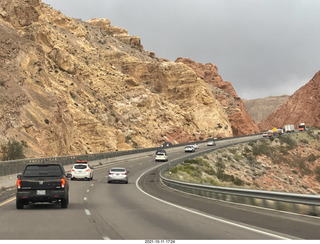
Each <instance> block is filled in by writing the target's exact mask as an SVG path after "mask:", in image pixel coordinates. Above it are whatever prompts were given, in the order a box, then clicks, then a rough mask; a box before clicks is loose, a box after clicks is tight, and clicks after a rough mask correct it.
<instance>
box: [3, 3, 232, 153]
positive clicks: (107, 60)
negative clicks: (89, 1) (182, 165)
mask: <svg viewBox="0 0 320 244" xmlns="http://www.w3.org/2000/svg"><path fill="white" fill-rule="evenodd" d="M0 9H2V11H1V12H0V32H1V33H5V34H4V35H0V101H1V104H0V112H1V116H0V122H1V123H0V143H6V142H7V141H8V140H10V139H16V140H24V141H26V142H27V143H28V145H29V147H30V148H29V149H28V152H27V156H28V157H40V156H58V155H72V154H86V153H98V152H105V151H115V150H127V149H132V148H137V147H153V146H159V145H161V144H162V143H163V142H164V141H168V140H169V141H171V142H172V143H180V142H187V141H194V140H204V139H206V138H208V137H227V136H232V135H233V132H232V126H233V125H232V124H231V123H230V118H229V115H228V112H227V111H226V109H225V108H224V107H223V106H221V102H219V101H218V100H217V99H216V98H215V96H214V95H213V93H212V91H211V89H210V88H209V87H208V84H207V83H206V82H205V81H204V80H203V79H201V78H200V77H199V76H198V75H197V73H196V72H195V71H194V70H193V69H191V68H190V67H188V66H187V65H185V64H183V63H178V62H167V61H165V60H162V59H159V58H157V57H156V56H155V54H154V53H153V52H148V51H145V50H143V48H142V45H141V43H140V39H139V38H138V37H130V36H129V35H128V34H127V32H126V31H125V30H124V29H121V28H117V27H112V26H111V25H110V22H109V21H108V20H94V21H89V22H83V21H80V20H77V19H72V18H68V17H66V16H64V15H63V14H61V13H60V12H59V11H56V10H54V9H52V8H51V7H49V6H47V5H46V4H43V3H41V2H40V1H38V0H32V1H31V0H10V1H6V0H4V1H1V2H0Z"/></svg>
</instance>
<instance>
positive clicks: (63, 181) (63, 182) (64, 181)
mask: <svg viewBox="0 0 320 244" xmlns="http://www.w3.org/2000/svg"><path fill="white" fill-rule="evenodd" d="M65 185H66V179H65V178H61V187H62V188H64V187H65Z"/></svg>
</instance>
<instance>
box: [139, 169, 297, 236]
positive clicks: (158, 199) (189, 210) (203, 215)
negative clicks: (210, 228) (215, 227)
mask: <svg viewBox="0 0 320 244" xmlns="http://www.w3.org/2000/svg"><path fill="white" fill-rule="evenodd" d="M158 167H160V166H156V167H153V168H151V169H149V170H147V171H145V172H143V173H142V174H141V175H140V176H139V178H138V179H137V180H136V187H137V188H138V189H139V190H140V191H141V192H142V193H144V194H145V195H147V196H149V197H151V198H153V199H155V200H157V201H160V202H162V203H165V204H168V205H170V206H173V207H176V208H179V209H182V210H185V211H187V212H190V213H193V214H197V215H200V216H202V217H206V218H209V219H212V220H216V221H219V222H222V223H225V224H229V225H233V226H236V227H239V228H242V229H246V230H249V231H253V232H257V233H260V234H263V235H267V236H271V237H274V238H277V239H281V240H291V239H289V238H286V237H283V236H279V235H276V234H272V233H268V232H265V231H262V230H258V229H254V228H251V227H248V226H244V225H240V224H237V223H233V222H230V221H227V220H223V219H219V218H217V217H213V216H210V215H206V214H204V213H201V212H198V211H194V210H191V209H188V208H185V207H182V206H180V205H177V204H174V203H170V202H167V201H165V200H162V199H160V198H157V197H155V196H152V195H150V194H149V193H147V192H145V191H144V190H142V189H141V188H140V186H139V184H138V182H139V180H140V179H141V177H142V176H143V175H145V174H146V173H147V172H149V171H151V170H153V169H155V168H158Z"/></svg>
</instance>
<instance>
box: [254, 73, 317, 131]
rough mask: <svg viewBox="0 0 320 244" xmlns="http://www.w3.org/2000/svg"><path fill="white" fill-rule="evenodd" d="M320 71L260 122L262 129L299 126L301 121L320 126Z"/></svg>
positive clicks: (308, 124) (308, 125)
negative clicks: (289, 125) (287, 125)
mask: <svg viewBox="0 0 320 244" xmlns="http://www.w3.org/2000/svg"><path fill="white" fill-rule="evenodd" d="M319 104H320V71H318V72H317V73H316V74H315V75H314V77H313V78H312V79H311V80H310V81H309V82H308V83H307V84H306V85H304V86H303V87H301V88H300V89H299V90H297V91H296V92H295V93H294V94H293V95H292V96H290V97H289V98H288V100H287V101H286V103H284V104H283V105H281V106H280V107H279V108H278V109H277V110H276V111H275V112H274V113H272V114H271V115H269V116H268V117H267V118H265V119H264V120H263V121H261V123H260V124H259V127H260V128H261V129H262V130H268V129H270V128H271V129H272V128H274V127H277V128H279V127H284V125H286V124H294V125H295V127H296V128H297V127H298V126H299V124H300V123H305V124H306V125H307V127H310V126H317V127H319V126H320V107H319Z"/></svg>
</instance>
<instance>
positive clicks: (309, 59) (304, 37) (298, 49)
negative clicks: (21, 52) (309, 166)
mask: <svg viewBox="0 0 320 244" xmlns="http://www.w3.org/2000/svg"><path fill="white" fill-rule="evenodd" d="M43 2H45V3H48V4H50V5H51V6H52V7H53V8H55V9H57V10H60V11H61V12H62V13H64V14H66V15H67V16H70V17H74V18H81V19H82V20H88V19H91V18H96V17H97V18H107V19H109V20H111V24H112V25H115V26H119V27H123V28H125V29H126V30H128V32H129V34H130V35H137V36H139V37H140V38H141V41H142V44H143V46H144V49H145V50H148V51H154V52H155V53H156V54H157V56H158V57H162V58H167V59H169V60H171V61H174V60H175V59H176V58H177V57H185V58H191V59H193V60H194V61H196V62H200V63H214V64H216V65H217V67H218V69H219V74H220V75H221V76H222V78H223V79H224V80H225V81H230V82H231V83H232V84H233V86H234V88H235V90H236V92H237V93H238V95H239V96H240V97H241V98H246V99H251V98H258V97H266V96H273V95H283V94H286V95H291V94H293V92H294V91H296V90H297V89H299V88H300V87H301V86H303V85H305V84H306V83H307V82H308V81H309V80H310V79H311V78H312V77H313V75H314V74H315V73H316V72H317V71H318V70H320V55H319V54H320V32H319V27H318V26H319V23H320V14H319V9H320V1H318V0H308V1H304V0H197V1H194V0H162V1H151V0H135V1H133V0H105V1H103V0H90V1H89V0H43Z"/></svg>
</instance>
